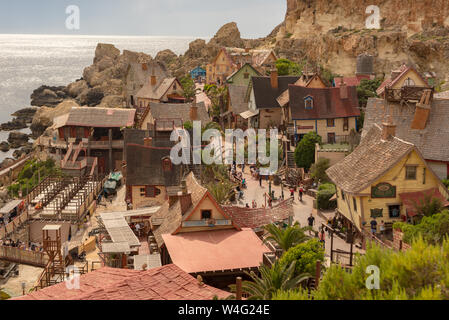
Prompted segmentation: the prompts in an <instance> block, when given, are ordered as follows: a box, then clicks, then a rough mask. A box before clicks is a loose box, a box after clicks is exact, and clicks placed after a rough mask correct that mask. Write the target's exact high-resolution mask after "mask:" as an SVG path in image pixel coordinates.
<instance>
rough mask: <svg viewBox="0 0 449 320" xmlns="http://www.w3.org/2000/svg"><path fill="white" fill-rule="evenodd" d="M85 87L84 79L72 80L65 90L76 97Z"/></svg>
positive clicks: (86, 86)
mask: <svg viewBox="0 0 449 320" xmlns="http://www.w3.org/2000/svg"><path fill="white" fill-rule="evenodd" d="M86 89H88V85H87V81H86V80H79V81H76V82H72V83H71V84H69V85H68V86H67V92H68V93H69V95H70V96H71V97H72V98H76V97H78V96H79V95H80V94H81V93H82V92H83V91H84V90H86Z"/></svg>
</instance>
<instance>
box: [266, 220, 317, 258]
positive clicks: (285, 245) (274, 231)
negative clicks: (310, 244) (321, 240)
mask: <svg viewBox="0 0 449 320" xmlns="http://www.w3.org/2000/svg"><path fill="white" fill-rule="evenodd" d="M308 229H309V228H301V226H300V225H299V224H298V223H297V224H295V225H293V226H288V227H287V228H285V229H282V228H280V227H278V226H276V225H275V224H270V225H268V226H266V227H265V230H266V231H267V232H268V234H269V235H268V236H267V237H266V238H265V240H264V241H265V243H267V242H269V241H274V242H276V243H277V244H278V245H279V247H281V248H282V250H284V252H286V251H288V249H290V248H293V247H294V246H296V245H298V244H300V243H303V242H306V241H307V240H309V239H310V237H309V236H307V235H306V234H305V231H306V230H308Z"/></svg>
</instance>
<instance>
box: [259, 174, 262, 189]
mask: <svg viewBox="0 0 449 320" xmlns="http://www.w3.org/2000/svg"><path fill="white" fill-rule="evenodd" d="M259 185H260V187H262V176H261V175H260V174H259Z"/></svg>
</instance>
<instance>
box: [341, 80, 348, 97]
mask: <svg viewBox="0 0 449 320" xmlns="http://www.w3.org/2000/svg"><path fill="white" fill-rule="evenodd" d="M340 99H348V86H347V85H346V83H345V82H343V78H342V80H341V83H340Z"/></svg>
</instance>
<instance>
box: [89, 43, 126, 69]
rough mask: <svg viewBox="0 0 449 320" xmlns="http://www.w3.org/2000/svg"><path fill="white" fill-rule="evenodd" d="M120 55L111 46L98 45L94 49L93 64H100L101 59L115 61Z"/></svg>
mask: <svg viewBox="0 0 449 320" xmlns="http://www.w3.org/2000/svg"><path fill="white" fill-rule="evenodd" d="M119 55H120V50H119V49H117V48H116V47H115V46H114V45H112V44H107V43H99V44H98V45H97V48H96V49H95V58H94V64H95V63H98V62H100V61H101V60H102V59H103V58H105V57H108V58H111V59H112V60H115V59H116V58H117V57H118V56H119Z"/></svg>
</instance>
